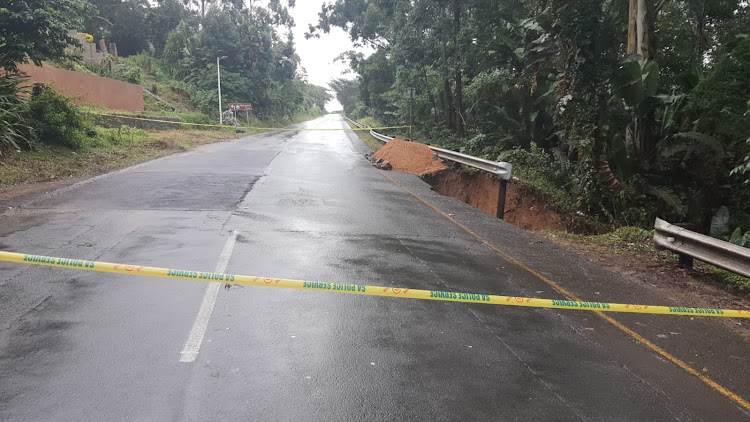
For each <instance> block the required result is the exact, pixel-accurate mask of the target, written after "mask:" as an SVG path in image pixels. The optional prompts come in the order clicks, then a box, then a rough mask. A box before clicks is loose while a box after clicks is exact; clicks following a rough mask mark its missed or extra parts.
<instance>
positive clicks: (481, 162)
mask: <svg viewBox="0 0 750 422" xmlns="http://www.w3.org/2000/svg"><path fill="white" fill-rule="evenodd" d="M344 118H345V119H346V120H348V121H349V122H351V123H352V124H353V125H354V126H357V127H358V128H360V129H367V128H369V127H370V126H367V127H365V126H363V125H361V124H359V123H357V122H355V121H354V120H352V119H350V118H348V117H346V116H344ZM370 135H372V137H373V138H375V139H377V140H379V141H381V142H388V141H392V140H393V139H394V138H391V137H390V136H385V135H383V134H382V133H378V132H375V131H374V130H370ZM430 149H432V151H433V153H434V156H435V159H437V158H441V159H443V160H448V161H453V162H454V163H460V164H464V165H467V166H469V167H474V168H477V169H479V170H484V171H486V172H489V173H492V174H494V175H496V176H497V177H498V178H500V191H499V192H498V195H497V214H496V215H497V218H499V219H501V220H502V219H504V218H505V194H506V192H507V190H508V180H510V177H511V171H512V170H513V165H511V164H510V163H506V162H503V161H490V160H485V159H484V158H479V157H473V156H471V155H466V154H461V153H460V152H456V151H451V150H449V149H442V148H435V147H430Z"/></svg>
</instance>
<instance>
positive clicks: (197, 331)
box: [180, 231, 237, 362]
mask: <svg viewBox="0 0 750 422" xmlns="http://www.w3.org/2000/svg"><path fill="white" fill-rule="evenodd" d="M236 242H237V232H235V231H233V232H232V233H231V235H230V236H229V239H227V244H226V245H224V250H223V251H221V255H220V256H219V262H218V263H217V264H216V270H214V272H215V273H224V272H225V271H226V269H227V264H228V263H229V257H231V256H232V250H233V249H234V244H235V243H236ZM220 287H221V283H208V286H206V293H205V294H204V295H203V302H201V307H200V309H198V315H197V316H196V317H195V322H193V328H192V329H191V330H190V334H189V335H188V339H187V341H186V342H185V346H183V347H182V351H181V352H180V362H195V360H196V359H197V358H198V352H199V351H200V349H201V343H203V336H205V335H206V328H207V327H208V320H209V319H210V318H211V312H213V310H214V305H215V304H216V296H217V295H218V294H219V288H220Z"/></svg>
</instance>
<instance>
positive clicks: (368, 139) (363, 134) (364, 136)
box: [346, 117, 385, 152]
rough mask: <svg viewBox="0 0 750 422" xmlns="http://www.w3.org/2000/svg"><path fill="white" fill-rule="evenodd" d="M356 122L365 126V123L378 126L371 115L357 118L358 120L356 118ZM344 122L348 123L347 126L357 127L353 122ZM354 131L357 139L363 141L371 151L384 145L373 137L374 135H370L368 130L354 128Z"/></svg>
mask: <svg viewBox="0 0 750 422" xmlns="http://www.w3.org/2000/svg"><path fill="white" fill-rule="evenodd" d="M357 123H359V124H362V125H365V126H367V125H370V126H374V127H377V126H378V122H376V121H375V119H373V118H372V117H366V118H364V119H359V120H357ZM346 124H348V125H349V127H351V128H352V129H357V127H356V126H354V125H353V124H351V123H349V122H348V121H347V122H346ZM354 133H356V134H357V136H359V139H360V140H361V141H362V142H364V144H365V145H367V147H368V148H370V149H371V150H373V152H375V151H377V150H379V149H380V148H383V145H385V144H384V143H382V142H381V141H378V140H377V139H375V137H373V136H372V135H370V132H368V131H366V130H355V131H354Z"/></svg>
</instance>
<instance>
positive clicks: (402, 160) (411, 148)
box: [374, 139, 446, 176]
mask: <svg viewBox="0 0 750 422" xmlns="http://www.w3.org/2000/svg"><path fill="white" fill-rule="evenodd" d="M374 157H375V158H376V159H377V158H382V159H383V160H384V161H388V162H390V163H391V165H392V166H393V169H394V170H398V171H402V172H404V173H411V174H415V175H417V176H421V175H423V174H434V173H437V172H439V171H441V170H445V169H446V167H445V165H444V164H443V162H442V160H434V159H433V158H432V150H431V149H430V147H428V146H427V145H424V144H418V143H416V142H408V141H402V140H400V139H394V140H392V141H390V142H388V143H387V144H385V146H383V148H380V150H379V151H378V152H376V153H375V155H374Z"/></svg>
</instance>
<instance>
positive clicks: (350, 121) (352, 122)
mask: <svg viewBox="0 0 750 422" xmlns="http://www.w3.org/2000/svg"><path fill="white" fill-rule="evenodd" d="M344 118H345V119H346V120H348V121H349V123H351V124H353V125H354V126H357V127H358V128H360V129H365V126H364V125H361V124H359V123H357V122H355V121H354V120H352V119H350V118H348V117H346V116H344Z"/></svg>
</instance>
